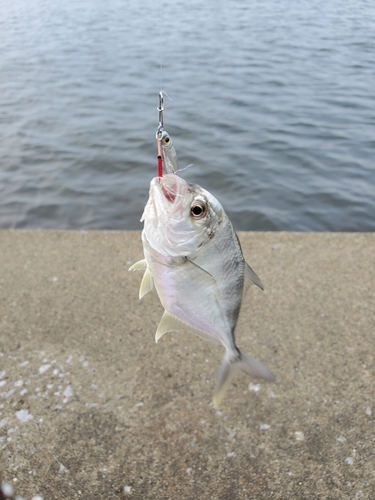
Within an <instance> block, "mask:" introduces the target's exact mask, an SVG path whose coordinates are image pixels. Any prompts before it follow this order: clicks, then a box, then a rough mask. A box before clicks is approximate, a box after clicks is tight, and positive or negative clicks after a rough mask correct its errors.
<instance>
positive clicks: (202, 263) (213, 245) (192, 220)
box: [130, 174, 275, 407]
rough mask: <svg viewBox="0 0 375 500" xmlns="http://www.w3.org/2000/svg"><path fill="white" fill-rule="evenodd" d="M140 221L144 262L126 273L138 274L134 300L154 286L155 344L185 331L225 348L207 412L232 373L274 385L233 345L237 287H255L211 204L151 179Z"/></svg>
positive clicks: (191, 187)
mask: <svg viewBox="0 0 375 500" xmlns="http://www.w3.org/2000/svg"><path fill="white" fill-rule="evenodd" d="M141 220H143V221H144V229H143V232H142V242H143V249H144V256H145V260H144V261H140V262H139V263H137V264H135V265H134V266H132V267H131V268H130V269H131V270H137V269H143V270H145V274H144V277H143V280H142V284H141V289H140V298H141V297H143V295H145V294H146V293H148V292H149V291H150V290H151V289H152V288H153V286H155V288H156V291H157V293H158V295H159V298H160V301H161V303H162V305H163V307H164V309H165V312H164V315H163V318H162V320H161V323H160V325H159V327H158V329H157V332H156V341H158V340H159V338H160V337H161V336H162V335H164V333H166V332H167V331H178V330H187V331H190V332H192V333H194V334H196V335H198V336H200V337H202V338H204V339H205V340H210V341H213V342H216V343H219V344H221V345H223V346H224V347H225V350H226V353H225V356H224V359H223V363H222V366H221V369H220V371H219V375H218V379H217V383H216V388H215V393H214V398H213V402H214V406H215V407H218V406H219V404H220V402H221V400H222V398H223V395H224V393H225V391H226V389H227V388H228V386H229V384H230V381H231V379H232V377H233V375H234V374H235V373H236V372H237V371H238V369H241V370H243V371H245V372H247V373H249V374H251V375H254V376H257V377H261V378H264V379H266V380H274V379H275V377H274V375H273V374H272V373H271V372H270V370H268V368H266V367H265V366H264V365H262V364H261V363H259V362H258V361H256V360H255V359H253V358H251V357H250V356H249V355H248V354H246V353H244V352H243V351H241V350H240V349H239V348H238V347H237V346H236V343H235V328H236V324H237V320H238V315H239V312H240V307H241V303H242V297H243V290H244V281H245V279H248V280H249V281H251V282H252V283H255V284H257V285H258V286H259V287H260V288H263V286H262V283H261V281H260V280H259V278H258V277H257V275H256V274H255V273H254V271H253V270H252V269H251V268H250V266H249V265H248V264H247V263H246V262H245V260H244V257H243V254H242V250H241V246H240V243H239V240H238V237H237V235H236V233H235V231H234V229H233V226H232V224H231V222H230V220H229V218H228V216H227V215H226V213H225V212H224V209H223V207H222V206H221V204H220V203H219V202H218V200H217V199H216V198H215V197H214V196H212V194H211V193H209V192H208V191H206V190H205V189H203V188H202V187H200V186H198V185H196V184H191V183H188V182H187V181H185V180H184V179H182V178H180V177H178V176H177V175H174V174H167V175H165V176H164V177H155V178H154V179H153V180H152V181H151V185H150V196H149V200H148V203H147V205H146V207H145V210H144V213H143V216H142V219H141Z"/></svg>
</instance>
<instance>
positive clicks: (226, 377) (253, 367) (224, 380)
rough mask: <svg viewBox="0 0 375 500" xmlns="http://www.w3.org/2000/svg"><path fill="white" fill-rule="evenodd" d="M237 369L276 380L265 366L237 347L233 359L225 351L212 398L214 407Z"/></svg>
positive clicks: (220, 399) (221, 397) (216, 406)
mask: <svg viewBox="0 0 375 500" xmlns="http://www.w3.org/2000/svg"><path fill="white" fill-rule="evenodd" d="M238 371H243V372H245V373H248V374H249V375H252V376H253V377H258V378H262V379H264V380H268V381H270V382H274V381H275V380H276V377H275V375H274V374H273V373H272V372H271V371H270V370H269V369H268V368H267V367H266V366H264V365H263V364H262V363H260V362H259V361H257V360H256V359H254V358H252V357H251V356H249V355H248V354H247V353H246V352H244V351H241V350H240V349H239V350H238V356H237V357H236V358H235V359H232V358H231V357H230V356H229V354H228V352H226V353H225V355H224V358H223V362H222V364H221V367H220V370H219V374H218V376H217V380H216V387H215V392H214V397H213V400H212V402H213V404H214V407H215V408H218V407H219V405H220V403H221V401H222V400H223V397H224V394H225V392H226V390H227V389H228V387H229V385H230V383H231V381H232V379H233V377H234V375H235V374H236V373H237V372H238Z"/></svg>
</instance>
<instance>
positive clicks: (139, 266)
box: [129, 259, 147, 271]
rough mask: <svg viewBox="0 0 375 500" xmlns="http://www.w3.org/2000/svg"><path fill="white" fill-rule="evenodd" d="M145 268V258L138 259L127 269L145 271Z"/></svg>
mask: <svg viewBox="0 0 375 500" xmlns="http://www.w3.org/2000/svg"><path fill="white" fill-rule="evenodd" d="M146 269H147V262H146V259H143V260H139V261H138V262H136V263H135V264H133V265H132V266H131V267H129V271H146Z"/></svg>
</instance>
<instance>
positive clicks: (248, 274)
mask: <svg viewBox="0 0 375 500" xmlns="http://www.w3.org/2000/svg"><path fill="white" fill-rule="evenodd" d="M244 271H245V278H247V280H249V281H250V283H254V285H256V286H259V288H260V289H261V290H264V287H263V283H262V282H261V281H260V279H259V278H258V276H257V275H256V273H255V272H254V271H253V270H252V269H251V267H250V266H249V264H248V263H247V262H245V269H244Z"/></svg>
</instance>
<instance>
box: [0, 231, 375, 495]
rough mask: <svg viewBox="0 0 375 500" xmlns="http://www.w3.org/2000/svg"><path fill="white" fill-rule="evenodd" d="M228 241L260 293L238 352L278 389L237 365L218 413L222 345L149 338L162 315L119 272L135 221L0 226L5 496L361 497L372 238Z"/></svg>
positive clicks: (367, 433)
mask: <svg viewBox="0 0 375 500" xmlns="http://www.w3.org/2000/svg"><path fill="white" fill-rule="evenodd" d="M240 239H241V242H242V244H243V249H244V253H245V256H246V257H247V259H248V261H249V263H250V264H251V266H252V267H253V268H254V270H255V271H256V272H257V273H258V275H259V276H260V278H261V279H262V281H263V283H264V284H265V287H266V289H265V292H263V293H262V292H261V291H260V290H258V289H257V288H256V287H252V288H251V289H250V291H249V293H248V295H247V297H246V299H245V301H244V306H243V311H242V316H241V319H240V324H239V327H238V333H237V340H238V345H239V346H240V347H242V348H244V349H245V350H246V351H248V352H249V353H250V354H252V355H253V356H254V357H256V358H258V359H259V360H261V361H262V362H264V363H265V364H266V365H267V366H268V367H269V368H270V369H271V370H272V371H273V372H274V373H275V374H276V375H277V377H278V382H277V383H276V384H263V383H261V384H259V385H258V382H257V381H255V380H251V379H250V378H248V377H246V376H245V375H241V376H238V378H237V379H236V381H235V384H233V386H232V388H231V390H230V391H229V392H228V394H227V396H226V398H225V399H224V402H223V405H222V408H221V411H220V412H216V411H215V410H214V409H213V407H212V405H211V397H212V393H213V386H214V382H215V378H216V374H217V370H218V368H219V365H220V360H221V356H222V354H223V353H222V350H221V349H220V348H218V347H216V346H215V345H213V344H208V343H205V342H203V341H202V340H200V339H198V338H195V337H193V336H189V335H182V334H181V335H166V336H165V337H164V338H163V339H162V340H161V341H160V343H159V344H157V345H156V344H155V342H154V333H155V330H156V327H157V325H158V322H159V319H160V317H161V314H162V308H161V306H160V304H159V301H158V299H157V297H156V295H155V294H150V295H149V296H147V297H145V299H144V300H143V301H141V302H139V301H138V298H137V296H138V288H139V284H140V280H141V275H140V274H136V273H128V271H127V269H128V267H129V265H130V264H132V263H133V262H135V261H136V260H139V259H140V258H141V255H142V248H141V242H140V233H139V232H106V231H100V232H96V231H92V232H91V231H90V232H73V231H0V256H1V259H0V297H1V301H0V328H1V329H0V384H1V385H0V479H1V477H2V478H3V479H5V480H7V481H9V482H11V483H12V484H13V485H14V487H15V492H16V494H18V495H22V496H24V497H25V498H26V499H28V498H31V497H32V496H33V495H36V494H37V493H39V494H41V495H42V496H43V497H44V499H45V500H47V499H48V500H49V499H72V498H85V499H86V498H87V499H89V498H90V499H91V498H98V499H112V498H113V499H121V498H127V497H129V498H133V499H163V500H164V499H192V498H197V499H222V500H227V499H247V498H256V499H266V498H267V499H268V498H277V499H285V498H289V497H290V498H296V499H316V498H326V499H331V498H332V499H336V498H337V499H349V498H350V499H354V498H358V499H365V498H366V499H369V498H375V487H374V485H375V457H374V445H375V432H374V431H375V426H374V416H375V404H374V390H375V364H374V347H375V335H374V325H375V312H374V311H375V234H343V233H340V234H338V233H321V234H301V233H299V234H296V233H246V234H245V233H242V234H240ZM3 372H5V373H3ZM249 384H252V385H250V389H249ZM124 488H125V489H124Z"/></svg>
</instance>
